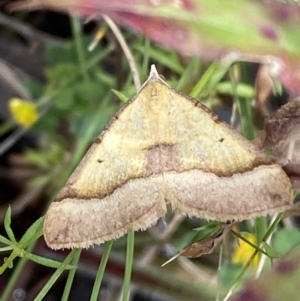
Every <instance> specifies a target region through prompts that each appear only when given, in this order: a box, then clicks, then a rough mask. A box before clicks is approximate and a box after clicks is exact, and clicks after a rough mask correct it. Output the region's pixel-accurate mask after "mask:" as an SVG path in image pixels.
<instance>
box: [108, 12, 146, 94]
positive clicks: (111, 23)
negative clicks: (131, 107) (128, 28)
mask: <svg viewBox="0 0 300 301" xmlns="http://www.w3.org/2000/svg"><path fill="white" fill-rule="evenodd" d="M103 18H104V20H105V22H106V23H107V24H108V26H109V27H110V29H111V30H112V32H113V33H114V35H115V36H116V39H117V40H118V42H119V43H120V45H121V48H122V49H123V51H124V54H125V56H126V58H127V61H128V64H129V67H130V70H131V74H132V77H133V81H134V85H135V87H136V90H137V91H139V89H140V87H141V81H140V75H139V72H138V69H137V66H136V63H135V60H134V57H133V55H132V53H131V50H130V48H129V47H128V45H127V43H126V41H125V39H124V37H123V35H122V33H121V31H120V29H119V27H118V26H117V25H116V23H115V22H114V21H113V20H112V19H111V18H110V17H108V16H106V15H103Z"/></svg>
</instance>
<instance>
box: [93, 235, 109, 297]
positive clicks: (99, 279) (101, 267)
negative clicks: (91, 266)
mask: <svg viewBox="0 0 300 301" xmlns="http://www.w3.org/2000/svg"><path fill="white" fill-rule="evenodd" d="M112 245H113V241H112V240H111V241H108V242H106V243H105V247H104V252H103V255H102V259H101V262H100V265H99V268H98V272H97V276H96V279H95V283H94V287H93V291H92V295H91V299H90V301H97V300H98V295H99V290H100V286H101V283H102V279H103V275H104V271H105V267H106V264H107V261H108V257H109V253H110V250H111V248H112Z"/></svg>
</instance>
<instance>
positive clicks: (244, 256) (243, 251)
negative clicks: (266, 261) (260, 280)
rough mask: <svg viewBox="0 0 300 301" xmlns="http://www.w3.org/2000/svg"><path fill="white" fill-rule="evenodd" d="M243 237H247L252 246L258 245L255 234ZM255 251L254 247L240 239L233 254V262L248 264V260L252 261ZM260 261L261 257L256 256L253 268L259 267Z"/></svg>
mask: <svg viewBox="0 0 300 301" xmlns="http://www.w3.org/2000/svg"><path fill="white" fill-rule="evenodd" d="M243 237H245V239H247V240H248V241H249V242H251V243H252V244H254V245H256V239H255V236H254V235H253V234H250V233H243ZM254 251H255V249H254V248H253V247H252V246H250V245H249V244H248V243H246V242H245V241H243V240H241V239H238V246H237V248H236V249H235V250H234V252H233V255H232V262H233V263H242V264H246V263H247V262H248V260H249V259H250V257H251V256H252V254H253V252H254ZM258 260H259V257H258V255H256V256H255V258H254V260H253V261H252V266H253V267H257V265H258Z"/></svg>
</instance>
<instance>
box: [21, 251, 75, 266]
mask: <svg viewBox="0 0 300 301" xmlns="http://www.w3.org/2000/svg"><path fill="white" fill-rule="evenodd" d="M24 257H25V258H27V259H29V260H31V261H34V262H36V263H38V264H41V265H44V266H46V267H49V268H54V269H57V268H59V267H60V266H61V264H62V263H61V262H60V261H56V260H53V259H49V258H46V257H42V256H38V255H35V254H32V253H28V252H26V253H25V254H24ZM65 269H66V270H70V269H76V266H73V265H67V266H66V267H65Z"/></svg>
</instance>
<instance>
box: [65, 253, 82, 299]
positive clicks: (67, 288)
mask: <svg viewBox="0 0 300 301" xmlns="http://www.w3.org/2000/svg"><path fill="white" fill-rule="evenodd" d="M80 254H81V249H76V250H75V255H74V259H73V261H72V264H73V265H75V266H77V265H78V261H79V258H80ZM75 273H76V269H71V270H70V271H69V275H68V279H67V283H66V285H65V289H64V293H63V295H62V298H61V300H62V301H67V300H69V295H70V291H71V287H72V283H73V280H74V276H75Z"/></svg>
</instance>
